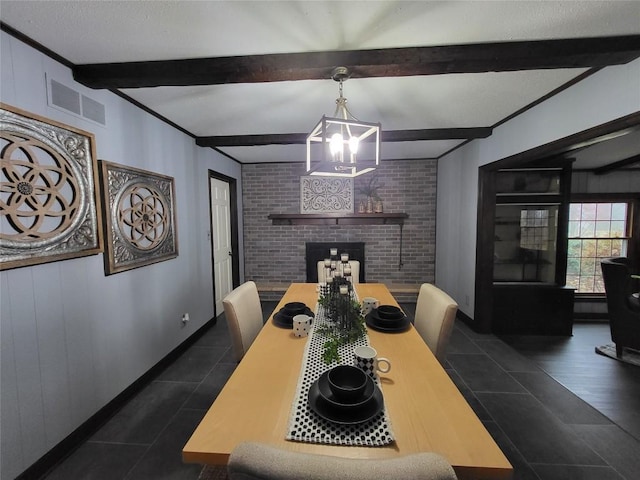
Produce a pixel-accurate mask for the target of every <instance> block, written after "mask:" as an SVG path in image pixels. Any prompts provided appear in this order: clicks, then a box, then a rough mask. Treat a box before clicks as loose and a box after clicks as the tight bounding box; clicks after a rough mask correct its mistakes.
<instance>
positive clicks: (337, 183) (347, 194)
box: [300, 175, 354, 213]
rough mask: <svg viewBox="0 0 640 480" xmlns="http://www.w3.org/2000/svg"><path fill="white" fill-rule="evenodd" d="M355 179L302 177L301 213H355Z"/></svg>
mask: <svg viewBox="0 0 640 480" xmlns="http://www.w3.org/2000/svg"><path fill="white" fill-rule="evenodd" d="M353 196H354V195H353V178H340V177H320V176H313V175H309V176H306V177H300V213H353Z"/></svg>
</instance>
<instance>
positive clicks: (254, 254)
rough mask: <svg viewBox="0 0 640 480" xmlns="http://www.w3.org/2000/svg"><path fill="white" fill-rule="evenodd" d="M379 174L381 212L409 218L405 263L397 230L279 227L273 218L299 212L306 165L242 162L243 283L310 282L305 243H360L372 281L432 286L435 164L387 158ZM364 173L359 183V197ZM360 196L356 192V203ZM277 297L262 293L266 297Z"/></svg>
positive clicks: (404, 238) (383, 227)
mask: <svg viewBox="0 0 640 480" xmlns="http://www.w3.org/2000/svg"><path fill="white" fill-rule="evenodd" d="M376 174H377V175H379V177H380V183H382V184H383V185H384V186H383V187H382V188H381V189H380V196H381V198H382V200H383V202H384V211H385V212H386V213H406V214H407V215H408V217H407V218H406V220H405V222H404V227H403V232H402V265H400V261H399V260H400V226H399V225H389V224H384V225H382V224H379V225H311V224H309V225H287V224H280V225H276V224H274V223H273V222H272V221H271V220H270V219H269V215H271V214H285V213H294V214H299V213H300V177H301V176H303V175H305V166H304V163H269V164H250V165H243V166H242V191H243V233H244V238H243V241H244V257H245V262H244V268H245V270H244V275H245V279H246V280H254V281H255V282H257V283H259V284H289V283H291V282H306V281H307V266H306V262H307V258H306V257H307V255H306V244H307V243H326V244H332V245H334V244H336V243H342V242H344V243H359V242H361V243H363V244H365V245H366V250H365V252H364V257H365V259H364V260H365V261H364V262H363V263H364V264H365V268H366V276H365V278H366V281H367V282H369V283H371V282H382V283H387V284H413V285H417V284H421V283H424V282H433V281H434V278H435V232H436V230H435V224H436V176H437V175H436V174H437V161H436V160H393V161H383V162H382V165H381V166H380V167H379V168H378V169H377V170H376ZM367 175H369V174H367ZM367 175H363V176H362V178H360V177H359V178H356V179H355V181H354V189H355V191H356V192H358V189H359V188H360V184H361V183H362V182H366V181H367V179H366V178H364V177H367ZM360 199H361V197H360V196H359V194H358V193H356V198H355V201H356V205H357V204H358V202H359V201H360ZM323 255H326V253H323ZM322 258H323V259H324V258H325V257H324V256H323V257H322ZM280 296H281V294H280V295H279V296H278V294H277V293H269V294H265V295H263V294H262V293H261V298H265V299H273V300H277V299H279V298H280ZM266 297H273V298H266Z"/></svg>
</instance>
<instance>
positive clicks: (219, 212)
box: [209, 178, 233, 315]
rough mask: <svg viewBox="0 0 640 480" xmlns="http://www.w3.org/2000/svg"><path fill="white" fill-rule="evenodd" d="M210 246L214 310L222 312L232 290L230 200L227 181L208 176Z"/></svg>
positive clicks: (217, 312)
mask: <svg viewBox="0 0 640 480" xmlns="http://www.w3.org/2000/svg"><path fill="white" fill-rule="evenodd" d="M209 182H210V185H209V190H210V198H211V248H212V251H213V281H214V288H213V289H214V296H215V312H216V315H220V314H221V313H222V312H223V306H222V300H223V299H224V297H226V296H227V294H228V293H229V292H231V290H233V245H232V241H231V237H232V235H231V200H230V198H231V197H230V188H229V183H228V182H225V181H223V180H220V179H218V178H210V179H209Z"/></svg>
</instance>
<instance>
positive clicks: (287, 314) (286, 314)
mask: <svg viewBox="0 0 640 480" xmlns="http://www.w3.org/2000/svg"><path fill="white" fill-rule="evenodd" d="M296 315H307V316H309V317H314V316H315V315H314V313H313V311H312V310H311V309H310V308H309V307H307V306H306V305H305V304H304V303H302V302H289V303H286V304H285V305H284V307H282V308H281V309H280V310H278V312H277V313H276V314H275V315H274V316H273V324H274V325H276V326H278V327H281V328H291V329H292V328H293V317H295V316H296Z"/></svg>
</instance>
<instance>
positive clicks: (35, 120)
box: [0, 104, 102, 270]
mask: <svg viewBox="0 0 640 480" xmlns="http://www.w3.org/2000/svg"><path fill="white" fill-rule="evenodd" d="M96 185H97V163H96V154H95V138H94V136H93V134H91V133H89V132H85V131H83V130H79V129H76V128H73V127H70V126H67V125H64V124H61V123H58V122H54V121H52V120H48V119H46V118H43V117H39V116H37V115H34V114H31V113H28V112H25V111H23V110H20V109H17V108H15V107H11V106H9V105H6V104H0V270H7V269H10V268H16V267H23V266H27V265H35V264H40V263H46V262H53V261H56V260H63V259H68V258H74V257H80V256H85V255H94V254H97V253H100V252H101V251H102V236H101V225H100V216H99V215H98V210H99V209H100V199H99V196H98V195H97V187H96Z"/></svg>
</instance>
